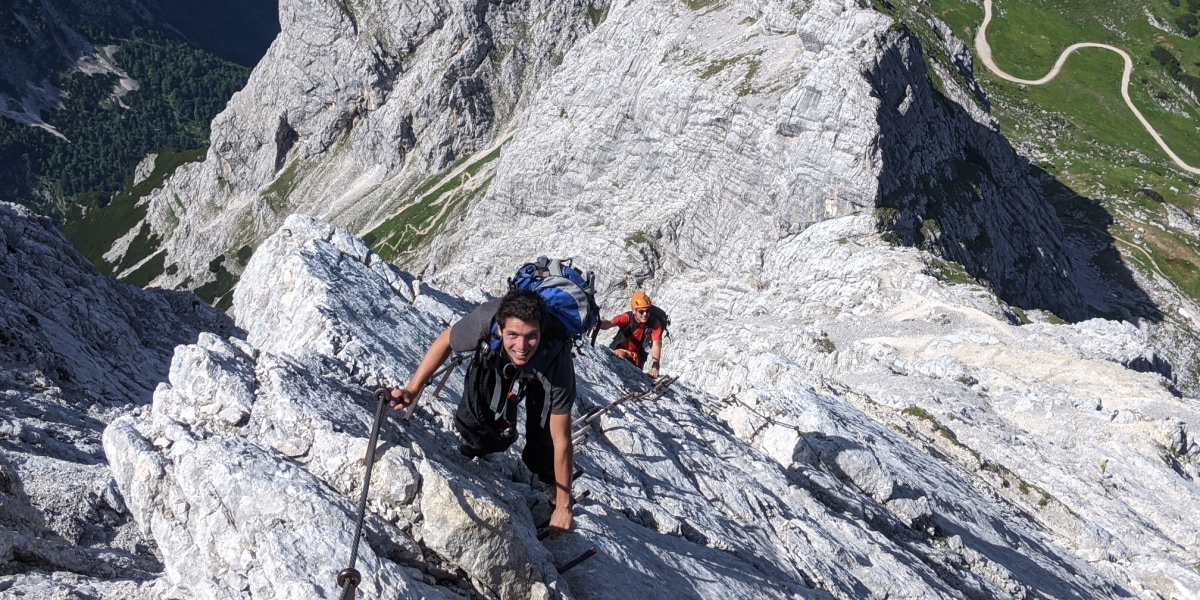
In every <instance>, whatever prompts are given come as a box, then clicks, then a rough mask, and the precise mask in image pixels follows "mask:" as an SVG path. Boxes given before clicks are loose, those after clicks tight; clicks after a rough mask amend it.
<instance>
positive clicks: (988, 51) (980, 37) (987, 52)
mask: <svg viewBox="0 0 1200 600" xmlns="http://www.w3.org/2000/svg"><path fill="white" fill-rule="evenodd" d="M991 21H992V0H983V24H981V25H980V26H979V32H978V33H976V34H975V53H976V54H978V55H979V60H980V61H982V62H983V66H985V67H987V69H988V70H989V71H991V72H992V74H994V75H995V76H996V77H999V78H1001V79H1003V80H1005V81H1011V82H1013V83H1022V84H1025V85H1043V84H1046V83H1049V82H1050V81H1051V80H1052V79H1054V78H1055V77H1057V76H1058V73H1059V71H1061V70H1062V66H1063V63H1065V62H1067V57H1068V56H1070V55H1071V53H1072V52H1074V51H1076V50H1079V49H1080V48H1103V49H1105V50H1111V51H1113V52H1116V53H1117V54H1119V55H1120V56H1121V58H1122V59H1124V60H1125V71H1124V72H1123V73H1122V74H1121V97H1122V98H1124V99H1125V105H1126V106H1128V107H1129V110H1131V111H1133V115H1134V116H1135V117H1137V120H1138V121H1140V122H1141V124H1142V127H1145V128H1146V131H1148V132H1149V133H1150V137H1152V138H1154V141H1155V142H1157V143H1158V146H1159V147H1160V148H1162V149H1163V152H1166V153H1167V156H1169V157H1171V160H1173V161H1175V164H1176V165H1178V166H1179V168H1181V169H1183V170H1184V171H1187V172H1188V173H1192V174H1195V175H1200V169H1198V168H1196V167H1193V166H1191V165H1189V164H1187V163H1186V162H1183V159H1182V158H1179V156H1178V155H1176V154H1175V152H1173V151H1172V150H1171V148H1170V147H1169V146H1167V143H1166V142H1165V141H1163V139H1162V136H1160V135H1158V132H1157V131H1155V130H1154V127H1153V126H1152V125H1150V122H1149V121H1147V120H1146V117H1144V116H1142V113H1141V111H1139V110H1138V109H1137V107H1136V106H1134V105H1133V100H1130V99H1129V79H1130V77H1131V76H1132V75H1133V59H1132V58H1130V57H1129V54H1127V53H1126V52H1125V51H1124V50H1121V49H1120V48H1116V47H1114V46H1109V45H1108V44H1097V43H1093V42H1082V43H1079V44H1071V45H1070V46H1068V47H1067V49H1066V50H1063V52H1062V54H1060V55H1059V56H1058V61H1056V62H1055V63H1054V67H1053V68H1052V69H1050V72H1049V73H1047V74H1046V76H1045V77H1042V78H1041V79H1021V78H1019V77H1013V76H1012V75H1009V74H1008V73H1005V72H1004V71H1002V70H1001V69H1000V67H998V66H996V63H995V61H993V60H992V47H991V46H989V45H988V41H987V27H988V24H989V23H991Z"/></svg>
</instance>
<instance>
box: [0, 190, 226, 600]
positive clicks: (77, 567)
mask: <svg viewBox="0 0 1200 600" xmlns="http://www.w3.org/2000/svg"><path fill="white" fill-rule="evenodd" d="M0 252H2V253H3V254H2V255H0V256H2V259H0V382H2V383H3V385H2V386H0V387H2V389H3V394H4V401H3V402H2V403H0V529H2V530H3V531H2V533H0V557H2V562H3V565H4V566H3V572H4V573H6V574H12V573H37V572H44V573H45V574H46V575H45V578H44V579H43V578H42V577H41V576H38V575H30V576H29V577H27V578H25V579H24V584H23V585H21V586H19V587H18V588H17V589H18V590H20V591H24V592H28V593H30V594H33V597H37V596H38V594H39V591H42V592H48V591H52V590H53V589H54V588H55V587H56V586H58V585H60V584H65V583H66V582H72V581H74V582H75V585H78V584H79V581H80V580H84V581H86V580H87V579H88V578H99V579H102V580H105V582H104V583H103V585H101V586H100V587H99V588H97V589H104V590H110V591H111V593H112V594H114V596H113V597H119V596H121V595H122V594H126V593H128V594H134V593H135V592H136V590H137V586H136V585H135V584H134V583H130V582H138V581H145V580H147V579H149V578H153V577H154V576H155V575H156V574H157V573H158V572H160V571H161V568H162V567H161V563H160V561H159V560H158V558H157V557H156V556H155V555H154V554H153V552H152V549H151V548H152V547H151V545H150V544H148V543H147V541H146V540H145V539H143V538H142V537H141V536H140V535H137V533H136V525H135V524H134V523H133V522H132V520H131V519H130V518H129V513H128V511H127V509H126V507H125V505H124V502H123V500H122V497H121V494H120V492H119V491H118V489H117V486H116V484H115V483H114V481H113V478H112V474H111V473H110V471H109V469H108V465H107V464H106V462H105V458H104V453H103V450H102V448H101V445H100V433H101V431H102V430H103V429H104V427H105V425H106V424H107V423H108V422H109V421H111V420H112V419H114V418H116V417H117V416H119V415H121V414H127V413H128V412H129V411H130V410H131V409H133V408H134V407H136V406H139V405H145V404H148V403H149V402H150V399H151V393H152V391H153V389H154V387H155V386H156V385H157V384H158V382H159V381H161V380H162V379H163V378H164V377H165V376H166V374H167V367H168V365H169V364H170V356H171V353H172V352H173V349H174V347H175V346H176V345H177V344H183V343H190V342H194V341H195V340H196V339H197V335H198V333H199V331H200V330H207V331H214V332H219V333H221V334H223V335H229V334H231V333H232V332H233V331H234V328H233V325H232V323H231V322H230V320H229V318H228V317H226V316H225V315H223V314H221V313H219V312H217V311H214V310H213V309H212V308H210V307H208V306H207V305H206V304H204V303H203V302H201V301H199V299H198V298H196V297H195V295H193V294H191V293H184V292H172V291H166V290H145V291H143V290H139V289H136V288H133V287H130V286H128V285H125V284H121V283H117V282H115V281H113V280H111V279H109V278H105V277H101V276H100V275H99V274H98V273H97V272H96V270H95V268H94V267H93V266H92V265H91V264H90V263H88V262H87V261H85V260H83V259H82V258H81V257H80V256H79V255H78V254H77V253H75V251H74V249H73V248H72V247H71V245H70V243H69V242H67V241H66V239H65V238H63V237H62V235H60V234H59V233H58V232H57V231H55V230H54V229H53V227H52V226H51V224H50V222H49V220H48V219H44V218H40V217H36V216H34V215H33V214H32V213H30V212H29V211H28V210H27V209H25V208H22V207H19V206H16V205H12V204H7V203H3V204H0ZM51 573H53V574H54V575H53V576H51V575H50V574H51ZM114 580H115V581H117V582H118V583H120V582H121V581H124V582H125V584H123V585H117V584H116V583H113V581H114ZM4 587H5V586H4V585H3V584H0V588H4ZM80 589H82V588H80ZM42 597H50V596H49V594H48V593H47V595H45V596H42Z"/></svg>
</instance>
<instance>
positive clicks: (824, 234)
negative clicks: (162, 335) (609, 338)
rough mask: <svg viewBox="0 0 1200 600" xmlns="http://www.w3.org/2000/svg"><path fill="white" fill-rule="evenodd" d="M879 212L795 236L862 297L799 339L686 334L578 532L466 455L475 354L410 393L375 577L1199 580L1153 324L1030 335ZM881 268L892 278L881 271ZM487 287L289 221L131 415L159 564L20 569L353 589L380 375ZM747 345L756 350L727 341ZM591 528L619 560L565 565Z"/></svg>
mask: <svg viewBox="0 0 1200 600" xmlns="http://www.w3.org/2000/svg"><path fill="white" fill-rule="evenodd" d="M864 219H869V217H849V218H841V219H833V220H828V221H825V222H822V223H821V224H818V225H817V226H814V227H810V228H808V229H807V230H806V231H805V232H803V233H802V234H800V235H798V236H795V237H794V239H793V244H794V247H795V249H796V251H797V253H796V255H794V256H790V257H781V260H784V259H788V260H790V261H791V262H792V264H793V265H794V267H795V268H796V269H798V271H799V272H803V273H810V274H812V276H813V277H814V278H815V281H817V282H819V283H814V284H813V285H811V286H810V290H811V291H810V293H809V294H808V295H807V296H805V297H796V298H795V300H794V302H793V304H791V305H789V306H786V307H784V308H786V309H787V310H788V311H789V312H795V313H798V314H801V315H804V314H810V315H811V314H813V313H814V312H816V311H820V312H821V313H822V314H830V313H831V307H835V306H836V307H840V308H841V312H840V314H841V315H843V316H842V317H841V318H838V319H831V320H821V321H820V322H819V323H817V324H816V325H815V326H814V327H811V328H809V329H808V330H801V329H792V327H794V324H793V323H786V322H780V321H779V320H778V319H775V318H772V317H771V316H768V315H765V314H764V315H762V316H760V317H753V316H751V317H749V318H747V319H745V320H744V321H743V322H741V323H738V324H737V325H736V326H734V327H731V328H729V330H728V331H726V332H723V333H715V334H713V335H711V336H709V338H708V339H707V340H706V341H702V342H697V343H696V347H695V348H694V349H691V350H690V351H689V350H685V349H684V348H683V347H682V346H683V345H684V344H683V343H681V342H679V343H677V342H676V341H674V340H672V341H671V342H669V344H670V345H669V346H668V351H669V352H670V354H668V356H670V357H675V356H678V357H679V358H678V360H672V361H671V362H669V363H668V365H670V368H671V369H672V370H673V371H674V372H677V373H679V374H680V375H681V376H682V377H683V379H681V380H680V381H679V382H677V383H676V384H675V386H673V388H672V390H671V391H670V392H669V393H667V394H665V395H664V396H663V397H661V398H658V399H654V400H642V401H636V402H632V403H629V404H626V405H624V406H622V407H621V408H620V409H617V410H615V411H612V412H609V413H607V414H605V415H604V416H603V417H601V418H600V419H598V420H597V421H596V422H595V423H594V424H593V429H592V430H591V431H590V432H589V434H588V438H587V441H586V442H585V443H584V444H583V445H582V446H581V447H580V448H581V450H582V451H583V455H582V456H581V458H580V459H579V460H578V462H577V464H578V465H579V466H580V467H582V468H583V469H584V474H583V475H582V476H581V477H580V478H579V479H578V480H577V482H576V484H575V490H574V492H575V493H576V494H577V495H578V494H580V493H581V492H583V491H585V490H586V491H588V492H589V496H588V497H587V499H586V500H584V501H582V502H581V503H580V504H579V505H577V506H576V509H575V512H576V529H575V531H574V532H573V533H571V534H568V535H565V536H562V537H560V538H558V539H555V540H547V541H545V542H539V541H538V540H537V538H536V531H537V529H536V524H537V523H538V522H540V521H541V520H542V519H545V518H546V517H547V516H548V514H549V506H548V505H547V503H546V500H545V497H544V495H542V493H541V491H540V489H538V485H537V484H536V482H535V481H532V480H531V475H530V474H529V473H528V472H527V471H526V470H525V468H524V467H523V466H522V465H521V464H520V462H519V459H518V454H519V452H518V451H517V450H516V449H513V450H511V451H510V452H508V453H505V454H502V455H494V456H491V457H489V458H486V459H475V460H469V459H466V458H464V457H463V456H462V455H461V454H459V453H458V452H457V436H456V434H454V432H453V422H452V421H453V409H454V404H455V402H456V400H457V398H458V395H459V394H460V393H461V385H462V373H461V367H460V370H459V372H458V373H455V374H454V375H453V376H451V377H450V378H449V384H448V386H447V388H446V390H445V391H444V392H443V397H441V398H432V397H428V396H427V397H425V398H424V399H423V400H422V401H421V405H420V408H419V410H418V411H417V412H416V414H415V416H414V417H413V418H412V419H411V420H408V421H405V420H403V418H402V416H401V415H400V414H398V413H390V412H389V415H388V417H387V419H386V422H385V423H384V424H383V427H382V428H381V434H380V436H381V437H380V445H379V448H378V449H377V452H376V458H375V463H374V469H373V473H372V477H371V484H370V488H369V494H368V498H367V519H366V521H365V523H364V528H363V539H362V542H361V544H360V545H359V546H358V554H357V562H356V566H357V568H358V569H359V570H360V571H361V572H362V574H363V583H362V587H361V592H360V593H362V594H364V596H370V597H426V598H440V597H445V598H459V597H494V598H530V597H533V598H629V597H642V596H645V595H647V594H653V595H654V596H656V597H657V596H661V597H667V598H730V597H733V598H759V597H791V598H829V597H832V598H883V597H921V598H942V597H944V598H957V597H970V598H1009V597H1012V598H1022V597H1025V598H1028V597H1049V598H1067V597H1088V598H1121V597H1144V598H1155V597H1169V596H1170V595H1171V594H1176V595H1178V593H1179V590H1186V592H1185V595H1186V594H1194V593H1196V592H1197V591H1200V575H1198V574H1197V573H1196V572H1195V570H1194V569H1193V568H1192V567H1191V566H1190V565H1192V564H1194V562H1195V560H1196V556H1195V554H1194V553H1195V551H1196V548H1197V547H1200V546H1198V544H1197V542H1198V541H1200V540H1196V539H1195V535H1196V533H1195V530H1194V528H1192V527H1191V525H1190V524H1191V523H1193V522H1195V519H1196V517H1198V516H1200V515H1197V514H1195V512H1196V510H1197V509H1196V507H1197V506H1198V504H1197V503H1196V499H1197V496H1198V493H1200V491H1198V490H1197V488H1196V485H1195V479H1196V478H1197V477H1200V471H1198V469H1197V458H1198V455H1200V447H1197V445H1196V444H1195V442H1194V441H1192V440H1191V438H1190V437H1189V431H1190V427H1189V425H1190V424H1194V423H1196V422H1197V419H1200V411H1198V410H1197V405H1196V402H1195V401H1194V400H1190V399H1181V398H1176V397H1173V396H1171V394H1170V393H1169V392H1168V391H1167V390H1166V389H1164V388H1163V386H1162V385H1160V384H1161V382H1162V381H1164V380H1163V379H1162V378H1161V377H1160V376H1159V375H1157V374H1154V373H1146V372H1140V371H1135V370H1132V369H1130V368H1129V367H1126V366H1123V365H1132V364H1140V362H1141V361H1151V362H1152V360H1153V356H1152V355H1153V350H1152V349H1151V348H1150V347H1149V346H1148V345H1146V343H1145V341H1144V339H1141V338H1140V334H1139V333H1138V332H1137V330H1136V329H1134V328H1133V327H1131V326H1128V325H1123V324H1117V323H1110V322H1106V321H1089V322H1086V323H1082V324H1079V325H1073V326H1069V325H1057V326H1056V325H1026V326H1022V327H1018V326H1013V325H1010V324H1009V323H1008V321H1007V319H1006V318H1005V313H1004V311H1005V310H1006V309H1005V308H1004V305H1003V304H1002V303H999V302H997V301H996V300H995V299H994V297H992V296H990V295H989V294H987V293H986V292H985V291H984V290H982V289H980V288H978V287H968V286H963V285H947V284H944V283H940V282H939V281H938V280H936V279H935V278H933V277H931V276H929V275H927V274H926V273H925V270H926V267H925V266H924V264H923V263H922V260H923V259H926V256H927V255H924V254H923V253H921V252H920V251H917V250H913V249H897V248H894V247H891V246H888V245H887V244H885V243H882V242H880V241H879V239H878V236H876V235H862V234H857V233H855V232H857V231H861V229H862V228H863V224H862V223H858V222H855V221H856V220H864ZM842 239H844V240H846V241H845V242H844V243H839V242H838V240H842ZM880 261H887V262H888V264H890V265H892V267H891V268H889V269H888V270H886V271H884V272H880V271H879V270H878V269H877V267H876V265H877V264H878V263H879V262H880ZM724 293H726V294H730V293H732V292H730V291H729V290H726V291H725V292H724ZM747 296H748V295H747ZM471 306H472V303H470V302H466V301H464V300H462V299H458V298H455V297H453V296H450V295H446V294H444V293H441V292H438V291H437V290H434V289H432V288H431V287H430V286H428V285H420V284H419V283H418V282H416V281H415V280H414V279H413V278H412V277H411V276H410V275H408V274H407V273H404V272H402V271H399V270H397V269H395V268H394V267H391V266H390V265H387V264H386V263H384V262H383V261H381V260H380V259H379V258H378V256H376V255H374V254H373V253H372V252H370V251H369V250H367V248H366V246H365V245H363V244H362V242H361V241H359V240H357V239H355V238H354V237H353V236H350V235H348V234H347V233H346V232H345V231H342V230H337V229H335V228H333V227H331V226H329V225H328V224H326V223H323V222H321V221H317V220H314V219H312V218H309V217H303V216H293V217H290V218H289V219H288V220H287V221H286V222H285V223H284V225H283V227H282V228H281V229H280V230H279V231H278V232H277V233H276V234H275V235H274V236H272V237H270V238H268V239H267V240H266V241H265V242H264V243H263V245H262V246H261V247H260V249H259V250H258V252H257V253H256V254H255V256H254V257H253V258H252V259H251V261H250V262H249V264H248V265H247V268H246V272H245V275H244V276H243V278H242V280H241V282H240V283H239V284H238V287H237V288H236V291H235V294H234V301H233V307H232V310H231V312H232V314H233V315H234V317H235V319H236V321H237V324H238V326H239V327H240V329H241V330H242V331H244V332H245V334H244V337H242V336H240V335H239V336H237V337H229V336H226V335H215V334H209V333H203V334H201V335H200V336H199V337H198V339H197V340H196V342H195V343H192V344H188V345H182V346H179V347H178V348H177V349H176V351H175V354H174V358H173V359H172V361H171V366H170V371H169V374H168V377H167V378H166V381H165V382H163V383H161V384H160V385H159V386H158V387H157V389H156V390H155V392H154V399H153V403H152V404H151V405H150V406H149V407H144V408H142V409H139V410H136V411H132V412H130V413H129V414H127V416H123V417H119V418H116V419H115V420H113V421H112V423H111V424H110V425H109V426H108V427H107V428H106V430H105V432H104V436H103V443H104V450H105V456H106V457H107V459H108V461H109V464H110V466H111V470H112V478H113V480H115V486H114V487H115V488H116V490H115V491H113V492H111V498H112V499H113V500H112V503H113V504H115V505H119V506H120V507H123V508H120V509H114V510H113V511H112V512H113V515H114V518H118V519H131V520H132V523H136V531H128V532H127V535H128V536H130V537H131V538H134V539H139V540H143V541H142V542H141V543H143V544H144V545H146V546H148V547H153V548H154V551H155V557H156V558H157V559H158V560H160V561H161V565H162V567H161V569H162V571H161V575H155V574H154V573H153V570H147V571H144V572H136V573H135V572H130V571H127V570H126V571H120V570H117V571H115V572H111V573H88V574H85V575H86V576H84V577H78V576H76V577H74V578H70V577H65V576H63V575H62V574H58V575H54V576H50V575H40V574H36V573H30V572H20V573H18V574H12V575H7V576H3V577H0V589H6V590H17V591H19V592H21V593H30V592H31V591H32V593H34V594H37V593H38V591H39V590H40V591H43V592H45V591H47V590H49V591H53V590H58V591H57V592H55V593H59V594H61V593H64V590H65V591H71V590H75V591H76V593H80V592H79V591H81V590H85V589H86V590H90V591H89V592H86V593H90V594H92V595H94V596H99V597H104V598H116V597H130V596H131V595H132V596H141V597H151V598H178V597H230V596H238V595H246V596H249V597H253V598H313V597H319V598H336V597H339V595H340V594H339V590H338V589H337V588H336V584H335V581H334V579H335V575H336V573H337V572H339V571H340V570H342V569H343V568H345V567H346V566H347V564H348V562H349V556H350V552H351V547H352V545H353V541H354V532H355V525H356V517H357V513H356V511H357V506H356V501H357V499H358V497H359V495H360V494H361V493H362V486H363V477H364V474H365V470H364V466H363V462H362V458H363V455H364V453H365V451H366V446H367V439H368V437H369V432H370V429H371V426H372V419H373V417H372V415H373V413H374V409H375V407H374V404H373V402H372V401H371V400H370V392H371V390H372V389H374V388H375V387H377V386H381V385H397V384H400V383H403V381H404V380H405V379H406V378H407V376H408V375H409V374H410V373H411V371H412V369H413V368H414V367H415V366H416V363H417V362H418V361H419V360H420V357H421V355H422V353H423V351H424V348H425V346H426V345H427V344H428V342H429V341H430V340H432V339H433V337H435V336H436V335H437V333H438V332H439V331H440V330H441V328H443V327H444V326H445V325H446V323H447V322H448V321H452V320H453V319H455V318H457V316H460V315H462V314H464V313H465V312H466V311H467V310H469V309H470V307H471ZM754 312H755V311H751V313H750V314H751V315H753V314H754ZM789 331H790V332H792V333H790V334H789V333H788V332H789ZM797 332H799V337H797ZM689 335H690V334H689ZM750 336H753V338H751V337H750ZM689 339H690V340H701V339H702V338H699V337H690V338H689ZM819 340H825V341H824V342H821V341H819ZM731 342H732V343H731ZM728 347H736V348H739V349H741V350H740V351H739V353H737V354H730V353H728V352H723V351H722V350H719V349H720V348H728ZM722 352H723V353H722ZM676 353H678V354H676ZM718 355H721V356H722V357H723V358H718ZM722 360H723V361H724V363H722ZM576 364H577V375H578V377H579V381H580V390H581V393H580V399H579V404H578V405H577V407H576V410H577V413H578V414H582V413H584V412H585V411H589V410H591V409H593V408H597V407H599V406H602V405H603V404H605V403H607V402H608V401H610V400H612V399H614V398H616V397H618V396H619V395H621V394H622V393H624V392H626V391H631V390H638V389H643V388H645V387H647V386H648V385H649V382H648V380H646V379H645V378H644V376H643V375H641V374H639V373H637V372H636V371H635V370H634V369H632V368H631V367H630V366H629V365H628V364H627V363H624V362H622V361H621V360H619V359H617V358H616V357H615V356H613V355H612V354H611V353H610V352H608V351H607V350H604V349H603V348H591V347H588V346H586V345H584V346H582V347H581V348H580V349H579V351H578V354H577V357H576ZM722 364H724V366H721V367H719V368H718V367H716V365H722ZM706 390H707V391H706ZM714 392H715V393H714ZM19 393H20V392H19ZM14 396H17V395H16V394H14ZM19 397H20V398H22V399H23V401H24V398H26V396H19ZM28 401H30V402H32V400H28ZM16 479H17V478H12V477H10V478H9V479H7V481H9V482H10V484H9V489H10V490H15V488H16V486H15V485H14V484H13V482H15V481H16ZM20 480H21V482H22V483H23V484H24V485H25V487H31V486H32V485H34V484H35V483H36V482H39V481H41V480H40V478H39V477H38V476H37V475H36V474H35V473H32V472H28V473H22V475H21V478H20ZM10 493H14V494H15V492H10ZM6 506H9V504H6ZM34 506H36V504H34ZM26 512H27V513H30V514H26V515H25V517H23V518H25V519H26V520H28V519H32V518H35V516H36V510H27V511H26ZM12 518H13V519H14V520H16V519H18V518H21V517H20V516H19V515H14V516H13V517H12ZM589 545H594V546H595V547H596V548H597V550H598V554H597V555H596V556H595V557H594V558H591V559H590V560H588V561H587V562H584V563H583V564H582V565H580V566H579V567H576V568H574V569H572V570H570V571H568V572H566V573H563V574H559V573H557V570H556V569H555V565H556V564H561V563H563V562H564V561H566V560H568V559H569V558H570V557H572V556H574V555H576V554H578V553H579V552H581V551H582V550H583V549H585V548H587V547H588V546H589ZM10 564H11V563H10ZM106 564H108V563H106ZM54 570H56V571H61V570H63V569H62V568H58V569H54ZM68 570H69V569H68ZM45 597H50V596H49V595H46V596H45Z"/></svg>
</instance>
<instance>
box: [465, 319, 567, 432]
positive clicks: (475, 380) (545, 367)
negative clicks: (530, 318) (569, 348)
mask: <svg viewBox="0 0 1200 600" xmlns="http://www.w3.org/2000/svg"><path fill="white" fill-rule="evenodd" d="M488 332H489V333H488V335H486V336H484V337H483V339H481V340H479V344H478V345H477V346H476V348H475V355H474V357H473V358H472V360H471V364H470V365H469V366H468V367H467V376H466V385H465V386H464V389H463V394H464V395H465V396H467V397H466V398H464V400H465V401H470V402H473V403H475V404H476V405H477V406H478V405H480V404H482V405H484V406H487V407H488V408H489V409H490V410H491V411H492V413H494V414H495V415H496V418H497V420H502V421H505V422H506V423H507V424H508V425H509V426H513V425H515V423H516V420H517V407H518V406H519V405H520V404H521V402H522V401H524V400H525V396H526V392H527V391H528V388H529V386H530V385H535V384H540V385H541V386H542V390H543V394H544V396H545V398H544V401H543V402H542V414H541V424H542V427H546V426H547V424H548V423H549V422H550V404H551V392H552V390H553V386H551V384H550V380H549V378H547V377H546V372H547V371H549V370H550V369H553V368H554V367H556V366H557V363H558V357H559V355H560V354H561V352H562V350H563V348H562V345H563V344H565V343H567V342H565V341H561V340H550V339H545V338H542V339H541V340H539V342H538V348H537V350H536V351H535V352H534V354H533V358H532V359H531V360H530V361H529V363H528V364H526V365H525V366H524V367H518V366H516V365H514V364H513V363H512V361H511V360H509V358H508V354H507V353H506V352H504V348H503V347H502V345H501V343H500V336H499V334H498V328H497V326H496V325H495V323H493V324H492V326H491V327H490V328H489V329H488Z"/></svg>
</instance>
